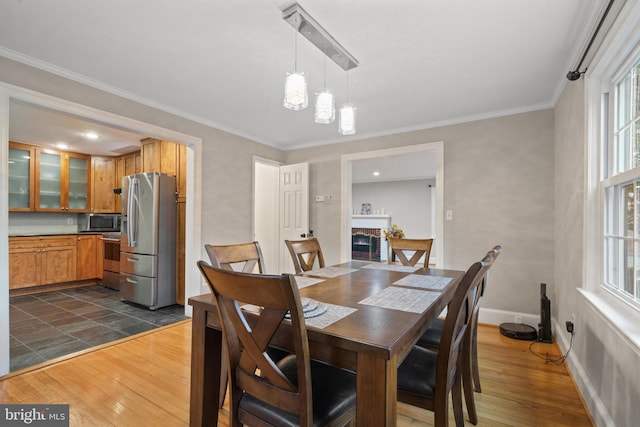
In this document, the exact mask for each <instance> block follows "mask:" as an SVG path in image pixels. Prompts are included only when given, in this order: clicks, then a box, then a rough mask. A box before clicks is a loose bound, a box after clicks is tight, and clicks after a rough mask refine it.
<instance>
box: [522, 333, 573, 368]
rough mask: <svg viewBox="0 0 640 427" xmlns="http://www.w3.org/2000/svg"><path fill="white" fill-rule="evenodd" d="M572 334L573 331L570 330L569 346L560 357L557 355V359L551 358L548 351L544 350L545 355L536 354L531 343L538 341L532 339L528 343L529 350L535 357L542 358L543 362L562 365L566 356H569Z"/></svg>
mask: <svg viewBox="0 0 640 427" xmlns="http://www.w3.org/2000/svg"><path fill="white" fill-rule="evenodd" d="M573 334H574V332H571V339H570V340H569V348H568V349H567V352H566V353H565V354H564V355H563V356H562V357H559V358H557V359H553V358H551V357H550V356H549V352H546V353H545V355H544V356H543V355H542V354H538V353H536V352H535V351H533V345H534V344H537V343H539V342H540V341H533V342H532V343H531V344H529V351H530V352H531V353H532V354H533V355H535V356H536V357H539V358H540V359H542V360H544V363H553V364H554V365H562V364H563V363H564V361H565V360H567V357H568V356H569V352H570V351H571V346H572V345H573Z"/></svg>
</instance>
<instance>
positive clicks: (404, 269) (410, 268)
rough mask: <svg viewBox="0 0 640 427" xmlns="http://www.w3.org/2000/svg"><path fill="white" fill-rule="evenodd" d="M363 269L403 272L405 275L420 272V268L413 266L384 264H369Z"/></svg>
mask: <svg viewBox="0 0 640 427" xmlns="http://www.w3.org/2000/svg"><path fill="white" fill-rule="evenodd" d="M362 268H373V269H376V270H389V271H400V272H403V273H413V272H414V271H417V270H420V267H416V266H411V265H397V264H384V263H375V264H367V265H365V266H364V267H362Z"/></svg>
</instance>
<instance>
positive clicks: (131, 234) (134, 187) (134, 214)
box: [127, 177, 140, 248]
mask: <svg viewBox="0 0 640 427" xmlns="http://www.w3.org/2000/svg"><path fill="white" fill-rule="evenodd" d="M139 196H140V185H139V183H138V178H136V177H132V178H131V180H130V181H129V199H128V200H127V210H128V211H129V215H128V221H127V240H128V241H127V243H128V245H129V247H132V248H135V247H136V246H137V244H138V220H139V203H140V201H139Z"/></svg>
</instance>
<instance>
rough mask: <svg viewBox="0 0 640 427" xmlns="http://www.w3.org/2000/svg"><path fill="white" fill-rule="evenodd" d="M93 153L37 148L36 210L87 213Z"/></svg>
mask: <svg viewBox="0 0 640 427" xmlns="http://www.w3.org/2000/svg"><path fill="white" fill-rule="evenodd" d="M90 159H91V157H90V156H87V155H83V154H75V153H61V152H57V151H53V150H48V149H40V148H38V149H37V150H36V166H37V173H36V175H37V179H36V192H35V193H36V200H35V204H36V210H37V211H54V212H87V211H88V210H89V174H90V168H89V164H90Z"/></svg>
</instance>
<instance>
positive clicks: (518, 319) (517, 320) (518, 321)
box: [514, 316, 522, 323]
mask: <svg viewBox="0 0 640 427" xmlns="http://www.w3.org/2000/svg"><path fill="white" fill-rule="evenodd" d="M514 320H515V322H516V323H522V316H515V318H514Z"/></svg>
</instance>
